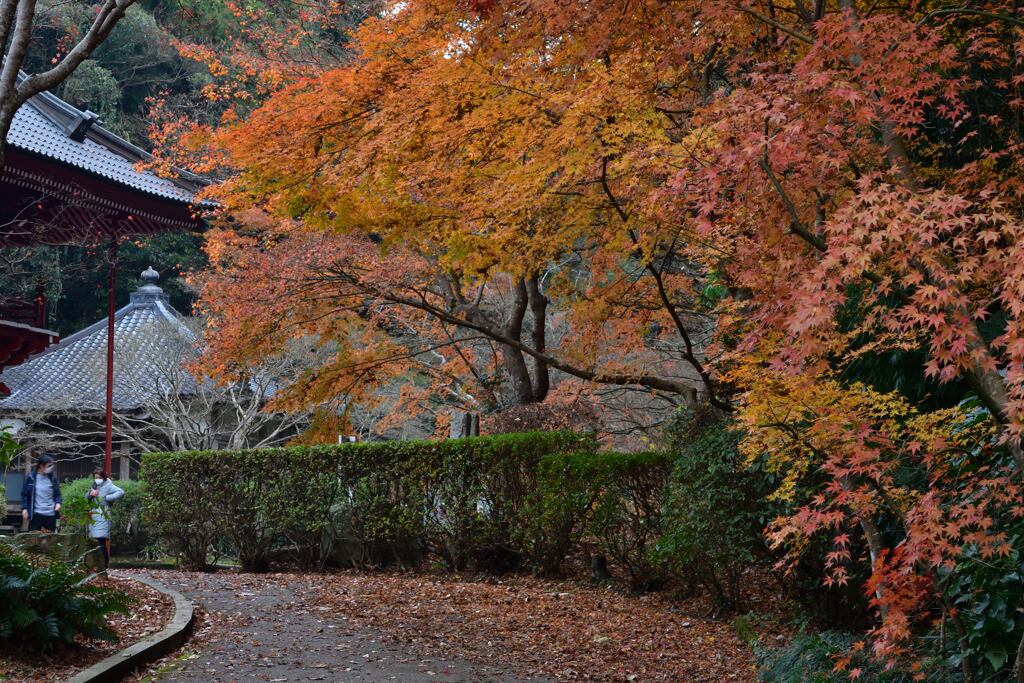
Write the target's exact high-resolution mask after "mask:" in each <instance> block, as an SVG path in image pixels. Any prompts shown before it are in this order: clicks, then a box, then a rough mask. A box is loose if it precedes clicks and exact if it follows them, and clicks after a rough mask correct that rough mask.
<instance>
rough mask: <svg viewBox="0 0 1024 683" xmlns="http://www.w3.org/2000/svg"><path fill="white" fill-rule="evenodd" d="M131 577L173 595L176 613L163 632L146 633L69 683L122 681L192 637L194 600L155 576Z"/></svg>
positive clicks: (82, 672) (110, 682)
mask: <svg viewBox="0 0 1024 683" xmlns="http://www.w3.org/2000/svg"><path fill="white" fill-rule="evenodd" d="M131 579H132V581H138V582H140V583H144V584H146V585H147V586H149V587H150V588H152V589H154V590H158V591H160V592H161V593H163V594H164V595H168V596H170V597H171V598H172V599H173V600H174V616H173V617H171V620H170V622H168V624H167V626H165V627H164V629H163V630H162V631H158V632H157V633H154V634H153V635H150V636H146V637H145V638H143V639H142V640H140V641H139V642H137V643H135V644H134V645H131V646H130V647H127V648H125V649H124V650H121V651H120V652H118V653H117V654H115V655H111V656H110V657H107V658H106V659H104V660H102V661H99V662H97V663H96V664H93V665H92V666H90V667H89V668H88V669H85V670H84V671H80V672H79V673H77V674H76V675H75V676H73V677H71V678H69V679H68V680H67V681H66V682H65V683H114V682H116V681H120V680H121V679H122V678H124V677H125V676H127V675H128V674H130V673H131V672H132V671H134V670H135V669H137V668H139V667H141V666H143V665H145V664H149V663H150V662H152V661H154V660H157V659H159V658H160V657H163V656H164V655H166V654H168V653H169V652H171V651H173V650H176V649H178V648H179V647H181V646H182V645H184V644H185V641H186V640H188V635H189V632H190V631H191V630H192V626H193V624H195V611H194V610H193V609H192V602H191V601H190V600H189V599H188V598H186V597H185V596H184V595H182V594H181V593H179V592H178V591H176V590H173V589H171V588H167V587H166V586H164V585H162V584H160V583H157V582H156V581H153V580H151V579H145V578H142V577H139V576H133V577H131Z"/></svg>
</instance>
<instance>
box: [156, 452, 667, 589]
mask: <svg viewBox="0 0 1024 683" xmlns="http://www.w3.org/2000/svg"><path fill="white" fill-rule="evenodd" d="M672 462H673V459H672V456H671V455H669V454H667V453H661V452H644V453H602V452H596V443H595V442H594V441H593V439H592V438H591V437H589V436H581V435H579V434H574V433H571V432H528V433H521V434H503V435H498V436H488V437H474V438H466V439H450V440H444V441H393V442H382V443H366V444H354V445H353V444H345V445H339V446H307V447H293V448H274V449H259V450H239V451H214V452H209V451H201V452H185V453H159V454H150V455H146V456H144V458H143V462H142V472H141V474H142V477H143V479H144V480H145V482H146V486H147V497H146V503H145V519H146V520H147V524H148V527H147V529H148V531H149V533H151V534H152V535H154V536H156V537H158V538H159V539H160V540H161V541H162V543H163V544H164V545H165V547H166V548H167V549H168V550H169V551H170V552H172V553H173V554H175V555H177V556H178V557H179V558H180V560H181V562H182V564H183V565H185V566H186V567H188V568H191V569H203V568H205V567H206V566H207V561H208V558H209V557H210V555H211V553H212V552H213V551H215V550H217V549H223V548H226V549H227V551H228V552H229V553H231V554H232V555H234V556H236V557H237V558H238V560H239V562H240V563H241V565H242V567H243V569H245V570H247V571H264V570H267V569H268V568H269V567H270V565H271V563H272V562H275V561H280V560H290V561H292V562H295V563H298V564H299V565H301V566H304V567H306V568H319V567H322V566H324V565H325V564H327V563H331V564H334V565H340V566H357V567H359V566H363V567H365V566H381V565H387V564H398V565H401V566H413V565H416V564H419V563H421V562H424V561H429V562H432V563H434V564H436V565H438V566H440V567H443V568H444V569H448V570H453V571H461V570H473V571H485V572H504V571H511V570H517V569H529V570H531V571H534V572H536V573H541V574H547V575H554V574H559V573H561V572H562V569H563V565H564V563H565V560H566V558H567V557H568V556H569V555H570V554H571V553H573V552H574V551H578V550H580V549H582V548H583V547H586V548H587V550H588V551H589V552H592V553H593V554H595V555H600V556H603V557H605V558H606V559H607V560H608V561H609V562H610V563H611V565H612V567H613V568H614V570H615V571H616V572H617V573H619V574H621V576H622V577H623V578H624V579H625V581H626V582H627V584H628V585H629V587H630V589H632V590H649V589H651V588H654V587H656V586H658V585H659V584H660V583H661V582H662V581H663V579H664V578H665V563H664V562H661V561H659V559H658V558H657V557H656V553H655V547H656V545H657V543H658V541H659V539H660V538H661V537H662V535H663V529H662V519H663V515H662V509H663V506H664V503H665V494H666V491H667V484H668V481H669V475H670V472H671V471H672Z"/></svg>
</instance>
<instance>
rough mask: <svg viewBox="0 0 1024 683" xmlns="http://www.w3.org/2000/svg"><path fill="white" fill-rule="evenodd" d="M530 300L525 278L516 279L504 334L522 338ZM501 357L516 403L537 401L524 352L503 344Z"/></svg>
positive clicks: (522, 403)
mask: <svg viewBox="0 0 1024 683" xmlns="http://www.w3.org/2000/svg"><path fill="white" fill-rule="evenodd" d="M528 302H529V294H528V293H527V290H526V283H525V281H524V280H523V278H518V279H516V281H515V285H514V290H513V298H512V310H511V312H510V313H509V320H508V322H507V323H506V324H505V326H504V328H503V329H502V334H503V335H505V336H506V337H511V338H512V339H518V340H522V337H523V320H524V319H525V318H526V308H527V304H528ZM501 358H502V362H503V363H504V365H505V370H506V371H507V372H508V376H509V379H510V380H511V382H512V399H513V402H514V403H515V405H526V404H527V403H533V402H534V401H535V399H534V394H533V382H532V381H531V379H530V371H529V369H528V368H527V367H526V358H525V356H524V355H523V352H522V351H521V350H520V349H518V348H515V347H513V346H510V345H508V344H502V345H501Z"/></svg>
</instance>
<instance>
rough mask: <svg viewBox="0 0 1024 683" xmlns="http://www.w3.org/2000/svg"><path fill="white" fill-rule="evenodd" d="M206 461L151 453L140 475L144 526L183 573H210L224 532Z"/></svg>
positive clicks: (197, 456) (196, 456)
mask: <svg viewBox="0 0 1024 683" xmlns="http://www.w3.org/2000/svg"><path fill="white" fill-rule="evenodd" d="M206 462H207V461H206V459H204V458H202V457H201V455H200V454H196V453H192V452H188V453H148V454H146V455H144V456H143V458H142V467H141V468H140V470H139V478H140V479H141V480H142V481H143V482H145V486H146V495H145V496H144V499H143V523H144V524H145V525H146V527H147V529H148V530H149V533H150V535H151V536H152V537H153V538H154V539H156V540H158V541H159V542H160V543H161V544H162V545H163V546H164V547H165V548H166V549H167V551H168V552H169V553H170V554H171V555H173V556H175V557H177V558H178V560H179V561H180V562H181V564H182V566H183V567H184V568H185V569H191V570H196V571H201V570H204V569H206V568H207V566H208V560H209V553H210V551H211V549H212V548H213V545H214V542H215V541H216V540H217V539H218V537H220V536H221V535H222V533H223V528H222V527H219V526H218V522H219V519H218V514H217V510H216V509H215V506H214V504H213V501H214V496H216V495H217V492H216V491H214V490H213V488H212V486H210V485H209V480H210V474H209V472H208V471H207V470H206V468H205V464H206Z"/></svg>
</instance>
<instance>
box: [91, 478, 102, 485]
mask: <svg viewBox="0 0 1024 683" xmlns="http://www.w3.org/2000/svg"><path fill="white" fill-rule="evenodd" d="M93 481H94V482H96V485H97V486H99V485H100V484H102V483H103V480H102V479H93Z"/></svg>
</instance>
